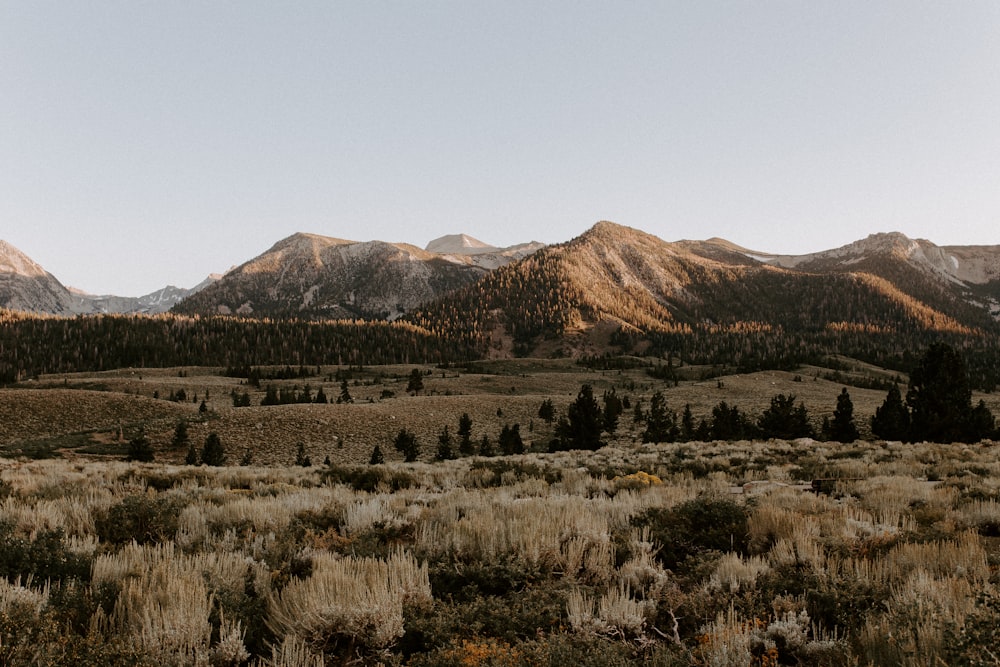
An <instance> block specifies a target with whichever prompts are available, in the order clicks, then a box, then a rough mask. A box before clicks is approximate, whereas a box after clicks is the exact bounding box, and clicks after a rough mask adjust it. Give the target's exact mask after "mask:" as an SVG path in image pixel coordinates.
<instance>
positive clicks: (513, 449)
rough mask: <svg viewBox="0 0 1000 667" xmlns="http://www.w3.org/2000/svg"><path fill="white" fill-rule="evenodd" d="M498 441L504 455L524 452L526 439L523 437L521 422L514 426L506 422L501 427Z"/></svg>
mask: <svg viewBox="0 0 1000 667" xmlns="http://www.w3.org/2000/svg"><path fill="white" fill-rule="evenodd" d="M498 441H499V444H500V452H501V453H502V454H504V455H507V456H510V455H511V454H523V453H524V441H523V440H522V439H521V425H520V424H514V425H513V426H508V425H507V424H504V425H503V428H502V429H500V437H499V438H498Z"/></svg>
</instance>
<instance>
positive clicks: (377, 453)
mask: <svg viewBox="0 0 1000 667" xmlns="http://www.w3.org/2000/svg"><path fill="white" fill-rule="evenodd" d="M383 463H385V456H383V455H382V448H381V447H379V446H378V445H375V449H373V450H372V455H371V458H370V459H368V465H373V466H377V465H381V464H383Z"/></svg>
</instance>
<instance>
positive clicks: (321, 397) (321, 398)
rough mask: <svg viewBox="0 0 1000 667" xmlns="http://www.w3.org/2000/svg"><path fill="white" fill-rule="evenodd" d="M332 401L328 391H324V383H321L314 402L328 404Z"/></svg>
mask: <svg viewBox="0 0 1000 667" xmlns="http://www.w3.org/2000/svg"><path fill="white" fill-rule="evenodd" d="M329 402H330V399H329V398H327V397H326V392H325V391H323V385H320V387H319V389H318V390H317V391H316V398H314V399H313V403H318V404H323V405H326V404H327V403H329Z"/></svg>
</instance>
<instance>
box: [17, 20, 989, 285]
mask: <svg viewBox="0 0 1000 667" xmlns="http://www.w3.org/2000/svg"><path fill="white" fill-rule="evenodd" d="M602 219H607V220H613V221H615V222H619V223H621V224H625V225H629V226H632V227H637V228H640V229H643V230H645V231H648V232H650V233H653V234H656V235H657V236H659V237H661V238H663V239H665V240H677V239H681V238H708V237H711V236H721V237H725V238H727V239H729V240H731V241H734V242H736V243H739V244H741V245H745V246H748V247H751V248H754V249H758V250H765V251H773V252H782V253H803V252H810V251H816V250H822V249H826V248H831V247H835V246H839V245H843V244H845V243H849V242H851V241H853V240H856V239H858V238H863V237H864V236H866V235H868V234H869V233H872V232H876V231H890V230H898V231H902V232H904V233H906V234H907V235H909V236H912V237H922V238H928V239H930V240H932V241H934V242H936V243H939V244H1000V224H998V223H1000V3H998V2H995V1H994V0H988V1H987V0H984V1H964V0H963V1H959V2H939V1H935V2H916V1H910V2H872V1H870V0H866V1H864V2H849V1H845V0H835V1H831V2H822V1H819V0H816V1H812V0H810V1H801V0H796V1H795V2H775V1H769V0H764V1H759V2H758V1H755V2H751V1H749V0H747V1H745V2H715V1H711V0H690V1H686V2H669V1H666V0H662V1H658V2H625V1H616V2H599V3H598V2H584V1H581V0H572V1H567V2H545V1H542V0H531V1H528V2H519V1H514V0H504V1H502V2H501V1H498V0H497V1H491V2H477V1H473V0H459V1H455V2H438V1H434V0H426V1H421V2H417V1H406V2H404V1H402V0H400V1H398V2H376V1H369V0H364V1H362V0H358V1H355V2H332V1H326V2H305V1H301V2H270V3H265V2H252V1H249V0H244V1H239V2H214V1H206V0H197V1H185V0H169V1H166V0H164V1H162V2H133V1H125V0H122V1H121V2H102V1H98V0H87V1H86V2H76V1H71V0H64V1H61V2H45V1H43V0H31V1H30V2H27V1H22V0H0V238H2V239H5V240H8V241H10V242H12V243H13V244H14V245H16V246H18V247H19V248H21V249H22V250H24V251H25V252H26V253H28V254H29V255H30V256H31V257H32V258H34V259H35V260H36V261H38V262H40V263H41V264H42V265H43V266H45V267H46V268H47V269H48V270H49V271H51V272H52V273H53V274H55V275H56V277H58V278H59V279H60V280H61V281H62V282H63V283H65V284H68V285H73V286H76V287H80V288H83V289H86V290H88V291H92V292H100V293H106V292H113V293H117V294H123V295H139V294H142V293H146V292H149V291H151V290H153V289H156V288H158V287H161V286H163V285H165V284H167V283H172V284H176V285H180V286H185V287H188V286H192V285H194V284H195V283H197V282H198V281H200V280H201V279H202V277H204V275H206V274H207V273H209V272H211V271H222V270H225V269H226V268H228V267H229V266H230V265H232V264H236V263H240V262H242V261H245V260H247V259H250V258H251V257H253V256H255V255H257V254H259V253H261V252H263V251H264V250H265V249H267V248H268V247H269V246H270V245H272V244H273V243H274V242H275V241H277V240H279V239H281V238H283V237H285V236H287V235H289V234H291V233H293V232H296V231H306V232H313V233H317V234H325V235H329V236H337V237H342V238H351V239H357V240H370V239H382V240H386V241H406V242H410V243H414V244H416V245H419V246H423V245H425V244H426V243H427V242H428V241H429V240H431V239H433V238H435V237H437V236H441V235H444V234H449V233H457V232H465V233H468V234H470V235H472V236H475V237H477V238H479V239H481V240H483V241H486V242H489V243H493V244H495V245H507V244H512V243H517V242H522V241H528V240H532V239H534V240H538V241H544V242H548V243H553V242H560V241H565V240H568V239H569V238H572V237H574V236H577V235H579V234H580V233H582V232H583V231H585V230H586V229H587V228H588V227H590V226H591V225H592V224H593V223H594V222H596V221H598V220H602Z"/></svg>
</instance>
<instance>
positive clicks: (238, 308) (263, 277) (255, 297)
mask: <svg viewBox="0 0 1000 667" xmlns="http://www.w3.org/2000/svg"><path fill="white" fill-rule="evenodd" d="M455 245H456V244H455V243H451V242H448V243H444V246H448V248H451V250H455V249H456V248H455V247H452V246H455ZM442 247H443V246H442ZM473 249H474V250H477V251H478V250H484V252H475V253H450V254H438V253H435V252H429V251H427V250H421V249H420V248H417V247H416V246H411V245H408V244H403V243H385V242H383V241H368V242H355V241H345V240H342V239H335V238H330V237H325V236H319V235H315V234H294V235H292V236H290V237H288V238H286V239H284V240H282V241H279V242H278V243H276V244H275V245H274V246H273V247H271V248H270V249H269V250H268V251H267V252H265V253H263V254H262V255H260V256H258V257H256V258H254V259H252V260H250V261H249V262H246V263H245V264H243V265H241V266H239V267H237V268H235V269H233V270H232V271H230V272H229V273H227V274H226V275H225V276H224V277H223V278H222V280H220V281H219V282H218V283H217V284H215V285H212V286H210V287H208V288H206V289H205V290H203V291H201V292H199V293H198V294H197V295H195V296H193V297H192V298H190V299H187V300H185V301H184V302H182V303H181V304H179V305H178V306H177V307H176V308H175V311H176V312H179V313H185V314H203V315H205V314H239V315H252V316H284V317H288V316H296V317H307V318H314V317H323V318H338V319H343V318H374V319H390V320H391V319H396V318H398V317H399V316H400V315H402V314H404V313H407V312H409V311H411V310H412V309H414V308H415V307H416V306H417V305H419V304H421V303H424V302H426V301H430V300H432V299H434V298H435V297H438V296H440V295H442V294H445V293H447V292H449V291H451V290H454V289H457V288H459V287H461V286H463V285H466V284H469V283H471V282H473V281H475V280H476V279H478V278H480V277H481V276H483V275H485V274H486V273H487V272H488V271H489V270H491V269H493V268H495V266H497V265H499V264H502V263H508V262H510V261H513V259H514V258H515V257H517V256H518V255H517V254H516V253H513V254H511V255H509V256H507V255H504V254H503V253H504V252H506V251H505V250H501V249H490V248H483V247H482V246H481V245H478V242H477V244H473Z"/></svg>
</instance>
